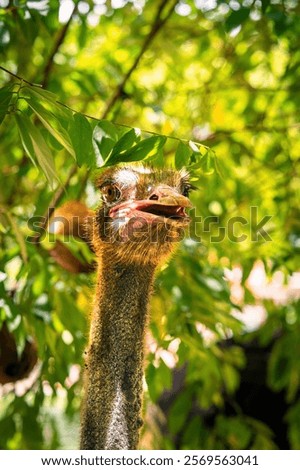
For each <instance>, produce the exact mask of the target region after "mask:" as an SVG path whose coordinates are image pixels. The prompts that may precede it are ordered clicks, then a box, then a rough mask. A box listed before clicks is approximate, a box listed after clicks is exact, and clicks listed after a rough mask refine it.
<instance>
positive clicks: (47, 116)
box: [26, 98, 75, 158]
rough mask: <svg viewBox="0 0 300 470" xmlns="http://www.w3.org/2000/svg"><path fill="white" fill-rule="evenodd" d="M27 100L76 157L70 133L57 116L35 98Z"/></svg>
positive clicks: (51, 132)
mask: <svg viewBox="0 0 300 470" xmlns="http://www.w3.org/2000/svg"><path fill="white" fill-rule="evenodd" d="M26 101H27V103H28V105H29V106H30V108H31V109H32V110H33V111H34V113H35V114H36V115H37V117H38V118H39V119H40V121H41V122H42V124H43V125H44V127H45V128H46V129H47V130H48V131H49V132H50V134H51V135H52V136H53V137H54V138H55V139H56V140H57V141H58V142H59V143H60V144H61V145H62V146H63V147H64V148H65V149H66V150H67V151H68V152H69V153H70V154H71V155H72V157H74V158H75V151H74V149H73V147H72V145H71V141H70V138H69V135H68V133H67V132H66V131H65V129H64V128H63V127H62V125H61V123H60V122H59V121H58V119H57V117H56V116H55V115H54V114H53V113H52V112H50V111H48V110H47V109H45V108H44V107H43V106H42V105H41V104H40V103H39V102H38V101H37V100H36V99H35V98H31V99H29V100H26ZM53 121H54V122H53ZM54 123H55V125H54ZM55 126H56V127H55Z"/></svg>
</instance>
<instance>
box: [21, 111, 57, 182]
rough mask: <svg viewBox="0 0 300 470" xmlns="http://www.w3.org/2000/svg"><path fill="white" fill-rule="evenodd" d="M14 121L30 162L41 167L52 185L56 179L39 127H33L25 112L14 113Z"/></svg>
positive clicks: (50, 156)
mask: <svg viewBox="0 0 300 470" xmlns="http://www.w3.org/2000/svg"><path fill="white" fill-rule="evenodd" d="M15 119H16V123H17V126H18V129H19V133H20V137H21V141H22V144H23V147H24V150H25V152H26V153H27V155H28V156H29V157H30V159H31V160H32V162H33V163H34V164H35V165H37V164H38V166H39V167H40V168H41V169H42V171H43V173H44V174H45V176H46V178H47V180H48V181H49V183H50V186H51V187H53V186H54V181H58V177H57V175H56V171H55V166H54V161H53V157H52V155H51V152H50V149H49V147H48V146H47V144H46V142H45V140H44V138H43V136H42V134H41V133H40V131H39V129H37V127H35V126H34V125H33V124H32V122H31V121H30V119H29V118H28V117H27V116H26V115H25V114H18V113H16V114H15Z"/></svg>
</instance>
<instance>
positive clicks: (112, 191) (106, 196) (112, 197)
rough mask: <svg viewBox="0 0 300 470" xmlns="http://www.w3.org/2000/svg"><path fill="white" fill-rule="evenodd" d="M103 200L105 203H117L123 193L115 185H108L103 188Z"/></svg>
mask: <svg viewBox="0 0 300 470" xmlns="http://www.w3.org/2000/svg"><path fill="white" fill-rule="evenodd" d="M101 193H102V198H103V200H104V201H105V202H116V201H117V200H118V199H120V197H121V191H120V190H119V188H118V187H117V186H116V185H115V184H107V185H106V186H103V187H102V188H101Z"/></svg>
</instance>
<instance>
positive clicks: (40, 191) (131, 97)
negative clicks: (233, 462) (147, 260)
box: [0, 0, 300, 449]
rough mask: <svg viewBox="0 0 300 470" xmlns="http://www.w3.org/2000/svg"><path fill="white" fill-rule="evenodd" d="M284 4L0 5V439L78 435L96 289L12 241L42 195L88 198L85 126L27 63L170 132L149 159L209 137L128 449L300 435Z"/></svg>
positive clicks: (108, 113)
mask: <svg viewBox="0 0 300 470" xmlns="http://www.w3.org/2000/svg"><path fill="white" fill-rule="evenodd" d="M299 17H300V5H299V2H298V1H297V0H251V1H250V0H244V1H241V0H238V1H237V0H230V1H229V2H224V1H220V0H194V1H192V0H186V1H185V0H182V1H181V0H177V1H174V0H169V1H168V0H165V1H158V0H153V1H149V0H131V1H128V0H111V1H106V0H83V1H79V2H77V1H76V2H74V1H71V0H62V1H60V2H57V1H56V0H55V1H54V0H36V1H34V0H32V1H23V0H0V55H1V67H0V84H1V86H2V87H6V88H4V91H2V92H1V91H0V122H1V121H3V122H2V124H1V127H0V136H1V137H0V155H1V158H0V168H1V171H0V242H1V245H0V246H1V248H0V250H1V251H0V255H1V259H0V325H1V330H0V351H1V353H0V354H1V355H0V382H1V385H0V394H1V402H0V448H2V449H61V448H63V449H70V448H77V447H78V432H79V429H78V428H79V413H80V411H79V409H80V401H81V394H82V380H81V366H82V363H83V359H82V356H83V351H84V347H85V344H86V340H87V333H88V324H87V323H88V319H89V315H90V306H91V302H92V297H93V284H94V274H93V273H92V274H86V273H80V274H72V273H69V272H67V271H66V270H64V269H63V268H62V267H60V266H59V265H58V264H57V263H56V262H55V260H54V259H53V257H52V256H51V255H50V253H49V247H50V245H49V244H47V243H41V244H34V243H28V239H27V237H28V236H30V235H32V226H31V227H30V226H28V220H29V219H30V218H31V217H33V216H41V215H44V214H46V213H47V208H48V207H49V206H50V207H51V206H53V205H58V206H59V205H60V204H62V203H63V202H66V201H68V200H72V199H81V200H82V201H84V202H85V203H86V204H87V205H88V206H89V207H96V206H97V204H98V202H99V195H98V194H97V193H96V192H95V190H94V185H93V174H94V169H95V167H96V166H97V162H96V161H95V156H94V154H93V152H92V146H91V136H92V127H93V126H95V125H96V121H95V120H94V119H90V118H88V117H86V118H84V116H82V114H80V115H78V114H77V115H75V116H76V118H73V117H72V112H71V111H70V109H69V108H66V107H64V106H62V105H59V104H57V102H56V101H55V99H54V97H53V95H46V94H45V93H44V94H43V92H42V91H41V90H40V89H39V88H37V87H32V86H31V85H30V84H28V83H26V82H24V81H22V80H21V79H22V78H23V79H25V80H27V81H28V82H30V83H34V84H42V85H43V87H44V88H45V89H46V90H49V91H50V92H52V93H54V94H56V96H57V99H58V100H59V102H61V103H63V104H64V105H66V106H68V107H70V108H72V110H75V111H77V112H78V113H83V114H85V115H88V116H91V117H93V118H95V119H103V118H105V119H107V120H109V121H112V122H113V123H115V125H116V124H121V125H125V126H128V128H127V130H130V128H140V129H142V134H143V135H147V136H148V137H149V135H152V134H146V133H145V132H147V131H148V132H150V133H151V132H152V133H154V136H155V135H156V134H158V135H164V136H168V137H170V138H168V139H167V141H166V144H165V146H164V148H163V151H162V150H160V159H159V160H157V161H154V162H153V164H158V165H159V164H162V162H163V161H166V162H167V163H168V162H171V164H172V162H173V160H172V159H174V152H175V151H176V148H177V145H178V140H177V139H186V140H187V141H188V140H192V141H196V142H200V143H201V144H203V145H205V146H208V147H209V148H210V149H211V150H207V153H206V154H205V155H204V157H205V165H204V164H201V165H200V166H198V167H197V166H196V170H195V174H196V176H197V186H198V190H197V191H195V192H193V193H192V196H191V198H192V201H193V204H194V206H195V210H194V212H193V214H194V223H193V224H192V230H191V233H189V234H188V236H187V238H186V239H185V240H184V241H183V242H181V244H180V247H179V250H178V252H177V254H176V256H174V257H173V258H172V260H171V261H170V262H169V263H168V264H167V265H165V266H163V267H162V268H161V269H160V271H159V273H158V276H157V280H156V285H155V291H154V296H153V299H152V306H151V322H150V328H149V335H148V337H147V342H146V350H147V362H146V384H145V399H144V415H145V425H144V428H143V434H142V439H141V448H145V449H276V448H280V449H300V394H299V386H300V341H299V334H300V308H299V306H300V304H299V299H300V272H299V269H300V264H299V250H300V219H299V200H300V172H299V167H300V165H299V158H300V134H299V127H300V122H299V108H300V94H299V91H300V86H299V83H300V21H299ZM4 69H6V70H4ZM8 72H11V73H13V74H15V75H17V76H18V77H19V78H17V77H14V76H12V75H11V74H9V73H8ZM24 86H25V88H24ZM28 90H29V91H28ZM22 93H23V94H22ZM34 94H35V98H32V95H34ZM39 94H40V95H39ZM24 97H25V99H24ZM26 97H27V98H26ZM26 100H27V101H26ZM30 100H31V101H30ZM47 100H48V101H47ZM30 103H32V106H34V105H35V110H34V109H33V108H32V107H30ZM40 103H41V104H40ZM47 103H48V104H47ZM37 106H43V108H42V110H41V109H40V108H37ZM47 106H48V108H47ZM38 111H40V116H41V117H40V118H39V116H38V114H39V113H38ZM43 113H44V114H43ZM55 113H57V115H56V114H55ZM19 116H21V117H22V119H23V121H22V122H23V124H22V122H21V121H20V119H19ZM23 116H24V118H23ZM57 116H58V117H57ZM68 116H69V117H70V120H71V119H74V123H75V124H74V125H73V124H72V125H73V128H71V127H68V125H67V124H66V125H65V127H66V129H65V132H64V131H63V130H62V129H63V127H64V123H66V122H67V121H68ZM43 119H44V122H43ZM57 119H59V120H58V121H57ZM55 120H56V121H55ZM54 121H55V122H56V124H53V123H54ZM45 122H46V125H45ZM72 122H73V121H72ZM24 123H25V124H24ZM30 123H31V124H30ZM47 123H48V128H47ZM49 123H50V124H49ZM22 125H23V127H22ZM105 125H106V126H108V124H107V123H106V124H105ZM24 126H25V127H24ZM26 126H27V127H26ZM49 126H50V127H49ZM76 126H77V127H76ZM32 128H33V129H32ZM49 128H50V131H49ZM116 128H118V129H120V128H119V127H114V126H110V127H109V132H110V133H113V132H114V131H115V129H116ZM22 129H23V133H22ZM34 129H36V131H35V130H34ZM51 129H52V130H51ZM74 129H75V130H74ZM36 132H38V135H37V134H36ZM109 132H108V133H109ZM28 135H29V136H31V137H32V136H33V140H32V141H28V140H26V139H27V138H28ZM78 135H81V136H83V137H84V139H86V140H84V139H83V140H84V143H82V142H83V140H82V141H81V140H80V139H79V140H78V138H77V137H78ZM26 136H27V137H26ZM41 136H42V139H43V141H42V144H41ZM76 136H77V137H76ZM20 137H21V139H20ZM172 137H174V139H173V138H172ZM35 138H36V141H35ZM157 138H159V137H158V136H157ZM34 141H35V142H37V143H38V144H37V149H36V148H35V149H30V145H31V144H30V142H34ZM70 142H71V144H72V145H71V150H70V148H69V147H68V145H69V143H70ZM184 142H185V140H184ZM22 143H23V146H24V148H25V150H26V151H24V148H23V147H22ZM26 143H27V146H26ZM43 143H45V145H46V147H47V149H46V150H45V147H44V144H43ZM156 143H157V142H156ZM186 145H188V144H186ZM192 147H193V145H192ZM41 148H43V149H44V151H43V152H41V153H39V152H40V150H39V149H41ZM203 148H205V147H201V149H203ZM68 149H69V151H68ZM72 149H73V150H72ZM102 150H103V149H102ZM180 152H181V153H180ZM180 152H177V157H178V159H179V160H180V159H181V158H182V161H184V159H185V158H190V160H188V164H187V166H189V163H190V164H191V165H190V166H191V169H192V170H193V168H192V157H191V156H189V157H187V154H186V152H188V151H187V150H186V149H185V150H184V148H183V147H182V148H181V151H180ZM32 154H34V155H32ZM74 154H75V159H76V161H75V163H74ZM214 155H216V156H217V159H218V167H219V171H213V170H214V167H215V162H213V164H211V161H210V160H211V159H212V160H214ZM35 157H36V158H37V161H36V166H34V165H33V163H32V159H33V160H34V158H35ZM98 157H99V155H98ZM142 158H146V154H143V155H142ZM203 162H204V160H203V161H202V163H203ZM177 163H178V161H177ZM98 166H99V161H98ZM41 170H43V171H41ZM44 173H45V174H46V176H47V177H48V180H47V179H46V177H45V175H44ZM57 177H58V179H59V180H60V182H57V181H56V180H57ZM49 181H50V184H49ZM71 249H72V250H73V252H74V253H75V254H76V256H78V257H80V259H81V260H82V259H84V258H86V257H88V258H89V257H90V255H89V254H88V252H87V251H88V250H86V248H85V247H84V244H83V243H82V242H81V243H75V242H74V241H73V242H72V243H71ZM89 261H90V259H89ZM297 271H298V272H297ZM37 358H38V359H37Z"/></svg>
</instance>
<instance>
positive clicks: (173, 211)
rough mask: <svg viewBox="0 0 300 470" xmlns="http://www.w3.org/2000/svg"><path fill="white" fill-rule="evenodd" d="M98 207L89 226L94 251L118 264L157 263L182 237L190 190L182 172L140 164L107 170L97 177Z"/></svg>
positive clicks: (185, 224) (186, 217)
mask: <svg viewBox="0 0 300 470" xmlns="http://www.w3.org/2000/svg"><path fill="white" fill-rule="evenodd" d="M98 188H99V190H100V192H101V195H102V201H103V203H102V206H101V207H100V208H99V209H98V211H97V213H96V218H95V224H94V227H93V244H94V248H95V251H96V254H98V255H99V254H100V253H101V252H103V251H104V250H105V252H106V253H109V254H110V255H111V256H113V257H114V259H117V260H118V261H120V262H124V263H126V262H137V263H141V264H146V263H150V264H157V263H158V262H160V261H161V260H163V258H164V257H166V256H168V255H169V254H170V253H171V252H172V250H173V248H174V247H175V246H176V242H178V241H180V240H181V239H182V236H183V233H184V227H186V226H187V225H188V224H189V222H190V219H189V217H188V215H187V213H186V209H187V208H190V207H191V202H190V200H189V199H188V194H189V191H190V189H191V188H192V186H191V184H190V182H189V178H188V173H187V172H186V171H185V170H181V171H175V170H158V169H153V168H150V167H145V166H141V165H132V166H120V167H117V168H114V169H109V170H107V171H106V172H105V173H103V174H102V175H101V177H100V178H99V180H98Z"/></svg>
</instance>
